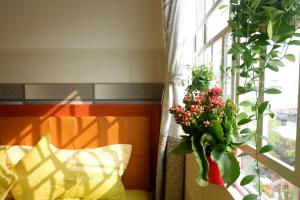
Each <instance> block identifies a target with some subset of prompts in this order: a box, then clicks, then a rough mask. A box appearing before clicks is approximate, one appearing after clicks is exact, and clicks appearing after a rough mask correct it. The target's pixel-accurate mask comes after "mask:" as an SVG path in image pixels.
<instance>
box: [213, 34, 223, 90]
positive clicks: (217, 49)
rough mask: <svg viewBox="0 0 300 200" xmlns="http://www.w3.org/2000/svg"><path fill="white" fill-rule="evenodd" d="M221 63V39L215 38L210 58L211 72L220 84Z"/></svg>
mask: <svg viewBox="0 0 300 200" xmlns="http://www.w3.org/2000/svg"><path fill="white" fill-rule="evenodd" d="M221 65H222V39H219V40H217V41H216V42H215V43H214V44H213V58H212V67H213V72H214V75H215V77H216V80H217V83H216V84H217V85H218V86H220V83H221V70H220V67H221Z"/></svg>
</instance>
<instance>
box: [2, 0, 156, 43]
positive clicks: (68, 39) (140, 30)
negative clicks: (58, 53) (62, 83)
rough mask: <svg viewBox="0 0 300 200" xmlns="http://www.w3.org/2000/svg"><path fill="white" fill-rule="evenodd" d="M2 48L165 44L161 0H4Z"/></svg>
mask: <svg viewBox="0 0 300 200" xmlns="http://www.w3.org/2000/svg"><path fill="white" fill-rule="evenodd" d="M0 26H1V31H0V48H99V47H104V48H107V47H114V48H115V47H118V48H119V47H137V46H138V47H162V31H161V30H162V28H161V27H162V23H161V1H160V0H43V1H41V0H26V1H24V0H3V1H1V2H0Z"/></svg>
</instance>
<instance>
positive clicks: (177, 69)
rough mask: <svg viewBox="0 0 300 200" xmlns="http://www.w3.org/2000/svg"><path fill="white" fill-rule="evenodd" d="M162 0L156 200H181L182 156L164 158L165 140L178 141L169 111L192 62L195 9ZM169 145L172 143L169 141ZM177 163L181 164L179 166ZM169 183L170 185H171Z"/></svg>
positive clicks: (184, 0)
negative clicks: (163, 56) (163, 70)
mask: <svg viewBox="0 0 300 200" xmlns="http://www.w3.org/2000/svg"><path fill="white" fill-rule="evenodd" d="M162 1H163V12H164V13H163V18H164V19H163V25H164V34H165V42H166V43H165V46H166V49H167V56H168V59H167V60H168V62H167V65H168V66H167V67H168V72H167V74H166V82H165V92H164V96H163V103H162V119H161V128H160V134H161V135H160V144H159V151H158V164H157V176H156V200H161V199H166V200H168V199H172V200H176V199H179V200H180V199H182V198H183V197H182V195H183V186H184V185H183V184H184V183H183V182H184V177H183V175H184V171H183V170H184V166H183V165H184V159H183V157H181V158H178V160H176V158H171V159H170V160H169V159H168V158H166V157H168V155H167V153H168V151H167V150H166V147H167V145H168V141H172V144H174V141H176V140H177V141H178V138H179V135H180V133H181V128H180V127H179V126H178V125H176V124H175V122H174V120H173V119H172V116H171V115H170V114H169V111H168V110H169V108H170V107H171V106H172V105H174V104H180V103H181V102H182V99H183V95H184V88H185V87H184V85H183V83H184V80H185V79H186V69H187V67H186V65H187V64H192V59H191V57H192V54H193V30H192V29H193V28H194V25H195V23H194V20H195V17H194V13H195V9H196V8H195V5H194V4H195V1H194V0H162ZM175 143H176V142H175ZM170 146H172V145H171V144H170ZM170 162H175V163H173V164H174V165H173V166H172V163H170ZM168 163H169V166H168ZM180 163H181V165H182V166H178V165H180ZM176 164H177V167H176ZM166 165H167V166H166ZM179 170H180V171H179ZM171 173H173V174H171ZM168 174H171V175H168ZM174 175H175V176H174ZM169 177H172V179H174V181H173V182H176V183H177V184H175V185H174V184H173V183H172V180H170V178H169ZM166 179H167V180H166ZM178 180H180V181H179V182H181V183H178ZM168 184H170V186H169V185H168ZM168 187H173V190H174V191H173V192H172V190H171V192H172V195H170V194H169V192H168V191H170V189H169V188H168ZM178 190H181V191H178Z"/></svg>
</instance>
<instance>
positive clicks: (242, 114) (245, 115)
mask: <svg viewBox="0 0 300 200" xmlns="http://www.w3.org/2000/svg"><path fill="white" fill-rule="evenodd" d="M246 118H249V116H248V114H247V113H246V112H241V113H239V114H238V116H237V119H238V120H241V119H246Z"/></svg>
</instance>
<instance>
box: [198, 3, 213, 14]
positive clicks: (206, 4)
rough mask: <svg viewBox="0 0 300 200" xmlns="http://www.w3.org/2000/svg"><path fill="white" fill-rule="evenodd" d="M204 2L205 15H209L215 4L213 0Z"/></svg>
mask: <svg viewBox="0 0 300 200" xmlns="http://www.w3.org/2000/svg"><path fill="white" fill-rule="evenodd" d="M200 1H201V0H200ZM204 1H205V13H208V11H209V10H210V9H211V7H212V6H213V4H214V2H213V1H212V0H204Z"/></svg>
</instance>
